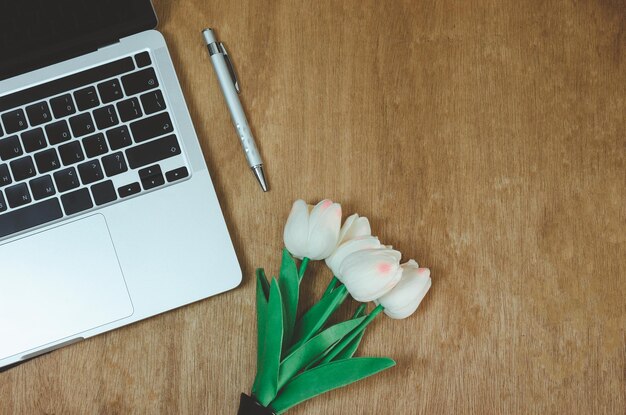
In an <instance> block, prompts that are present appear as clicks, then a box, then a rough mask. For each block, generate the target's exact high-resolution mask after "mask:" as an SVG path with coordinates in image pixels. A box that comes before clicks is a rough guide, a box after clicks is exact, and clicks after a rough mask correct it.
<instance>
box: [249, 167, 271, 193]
mask: <svg viewBox="0 0 626 415" xmlns="http://www.w3.org/2000/svg"><path fill="white" fill-rule="evenodd" d="M252 171H253V172H254V175H255V177H256V179H257V181H258V182H259V185H260V186H261V189H263V191H264V192H267V191H268V190H269V188H268V186H267V180H265V174H264V173H263V165H262V164H261V165H258V166H254V167H252Z"/></svg>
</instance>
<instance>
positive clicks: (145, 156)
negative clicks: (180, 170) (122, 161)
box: [126, 134, 181, 169]
mask: <svg viewBox="0 0 626 415" xmlns="http://www.w3.org/2000/svg"><path fill="white" fill-rule="evenodd" d="M180 153H181V151H180V145H179V144H178V140H177V139H176V136H175V135H174V134H172V135H168V136H167V137H163V138H159V139H158V140H154V141H150V142H149V143H146V144H142V145H140V146H137V147H131V148H129V149H128V150H126V157H127V158H128V164H129V165H130V167H131V168H132V169H136V168H139V167H143V166H147V165H148V164H154V163H156V162H158V161H161V160H164V159H167V158H170V157H173V156H176V155H178V154H180Z"/></svg>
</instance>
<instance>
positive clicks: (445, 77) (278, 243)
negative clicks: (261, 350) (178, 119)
mask: <svg viewBox="0 0 626 415" xmlns="http://www.w3.org/2000/svg"><path fill="white" fill-rule="evenodd" d="M154 4H155V7H156V10H157V13H158V15H159V18H160V27H159V29H160V30H161V31H162V33H163V34H164V35H165V38H166V40H167V42H168V44H169V47H170V49H171V54H172V57H173V60H174V63H175V66H176V69H177V71H178V75H179V78H180V82H181V85H182V87H183V90H184V93H185V96H186V99H187V102H188V105H189V108H190V111H191V115H192V118H193V121H194V123H195V126H196V128H197V131H198V134H199V137H200V139H201V144H202V149H203V151H204V155H205V158H206V161H207V164H208V166H209V170H210V171H211V174H212V176H213V181H214V184H215V188H216V191H217V194H218V196H219V198H220V201H221V206H222V208H223V210H224V213H225V217H226V221H227V223H228V225H229V228H230V231H231V234H232V238H233V241H234V244H235V247H236V250H237V253H238V255H239V258H240V260H241V265H242V268H243V272H244V281H243V284H242V285H241V287H239V288H237V289H236V290H234V291H231V292H228V293H226V294H223V295H220V296H217V297H214V298H210V299H208V300H205V301H201V302H199V303H196V304H192V305H190V306H187V307H183V308H181V309H179V310H175V311H173V312H169V313H166V314H164V315H161V316H158V317H154V318H151V319H149V320H147V321H143V322H140V323H138V324H135V325H132V326H130V327H126V328H123V329H121V330H117V331H114V332H111V333H108V334H105V335H101V336H98V337H96V338H93V339H89V340H87V341H84V342H82V343H80V344H76V345H73V346H70V347H67V348H65V349H62V350H59V351H56V352H54V353H52V354H50V355H46V356H44V357H41V358H38V359H35V360H34V361H31V362H29V363H26V364H24V365H22V366H20V367H17V368H15V369H12V370H10V371H8V372H6V373H3V374H0V413H2V414H37V413H41V414H43V413H45V414H101V413H102V414H104V413H106V414H130V413H164V414H234V413H236V410H237V406H238V398H239V393H240V392H249V389H250V386H251V382H252V379H253V376H254V372H255V356H256V351H255V341H256V340H255V325H256V323H255V306H254V299H255V295H254V292H255V287H254V280H253V273H254V269H255V268H256V267H259V266H264V267H265V268H266V269H267V270H268V271H270V272H272V271H276V270H277V268H278V266H279V260H280V250H281V248H282V231H283V226H284V222H285V219H286V217H287V214H288V212H289V209H290V207H291V203H292V202H293V201H294V200H295V199H297V198H303V199H305V200H307V201H308V202H309V203H313V202H315V201H317V200H320V199H322V198H331V199H333V200H336V201H339V202H341V203H342V206H343V210H344V216H345V215H348V214H350V213H352V212H358V213H359V214H361V215H364V216H367V217H368V218H370V221H371V224H372V228H373V231H374V234H376V235H378V236H379V237H380V239H381V240H382V241H384V242H385V243H387V244H392V245H393V246H394V247H396V248H397V249H399V250H400V251H401V252H402V253H403V256H404V258H406V259H408V258H416V259H417V260H418V262H419V263H420V264H422V265H423V266H427V267H430V268H431V270H432V278H433V287H432V289H431V291H430V293H429V294H428V296H427V298H426V299H425V300H424V302H423V303H422V305H421V306H420V308H419V310H418V312H417V313H416V314H415V315H413V316H412V317H410V318H409V319H407V320H401V321H394V320H390V319H388V318H380V317H379V318H378V319H377V320H376V321H375V323H374V324H373V325H372V326H371V328H370V329H369V330H368V333H367V335H366V336H365V338H364V341H363V343H362V347H361V349H360V354H361V355H369V356H390V357H393V358H394V359H395V360H396V361H397V366H396V367H395V368H393V369H391V370H389V371H386V372H383V373H382V374H379V375H377V376H375V377H372V378H369V379H366V380H365V381H362V382H360V383H358V384H355V385H352V386H349V387H347V388H344V389H342V390H338V391H333V392H330V393H328V394H326V395H324V396H322V397H318V398H316V399H314V400H311V401H309V402H308V403H305V404H304V405H301V406H300V407H299V408H296V409H295V410H293V411H292V413H293V414H306V413H319V414H346V413H367V414H414V413H415V414H418V413H423V414H431V413H432V414H453V413H454V414H527V413H541V414H544V413H553V414H557V413H558V414H561V413H571V414H574V413H575V414H592V413H594V414H595V413H597V414H600V413H602V414H604V413H606V414H609V413H610V414H617V413H623V412H622V411H623V410H624V407H626V334H625V331H626V330H625V325H626V305H625V298H626V280H625V278H626V255H625V254H626V232H625V230H626V195H625V189H626V159H625V158H626V133H625V131H626V121H625V119H626V116H625V114H626V102H625V98H626V60H625V57H626V23H625V22H626V6H625V5H624V3H623V2H621V1H619V0H617V1H611V0H604V1H593V2H592V1H588V2H572V1H562V2H544V1H539V0H533V1H521V2H520V1H512V0H510V1H509V0H507V1H480V2H478V1H472V2H458V1H453V0H448V1H437V2H414V1H394V2H381V1H373V0H365V1H364V0H359V1H340V2H338V1H329V0H319V1H315V2H309V1H270V2H261V1H233V0H228V1H227V0H219V1H205V0H193V1H191V0H188V1H167V0H155V1H154ZM207 25H211V26H212V27H215V28H217V29H218V33H219V36H220V37H221V38H222V40H224V41H225V43H226V44H227V46H228V47H229V49H230V51H231V52H232V57H233V60H234V64H235V66H236V69H237V71H238V73H239V77H240V79H241V86H242V95H241V97H242V101H243V104H244V106H245V108H246V110H247V112H248V114H249V119H250V122H251V125H252V129H253V131H254V132H255V134H256V136H257V140H258V143H259V147H260V149H261V153H262V154H263V157H264V158H265V161H266V174H267V177H268V179H269V182H270V185H271V191H270V192H269V193H267V194H263V193H262V192H261V191H260V190H259V188H258V185H257V183H256V181H255V180H254V178H253V175H252V174H251V173H250V171H249V169H248V168H247V166H246V165H245V161H244V157H243V154H242V151H241V148H240V146H239V143H238V141H237V139H236V137H235V135H234V132H233V128H232V125H231V123H230V119H229V115H228V112H227V110H226V107H225V105H224V102H223V98H222V96H221V94H220V92H219V90H218V87H217V81H216V79H215V75H214V72H213V70H212V69H211V68H210V66H209V61H208V58H207V54H206V50H205V49H204V47H203V45H202V42H201V37H200V29H202V28H203V27H205V26H207ZM311 270H312V271H311V274H310V278H307V280H305V281H304V288H303V290H304V294H303V295H304V297H305V300H304V302H305V303H306V304H309V305H310V304H311V303H312V302H313V300H314V299H315V298H316V296H318V295H319V294H320V293H321V291H322V289H323V287H324V286H325V284H326V283H327V281H328V278H329V274H328V271H326V269H325V266H324V265H323V264H313V265H312V266H311ZM207 273H209V271H208V270H207ZM207 275H208V274H207ZM355 306H356V304H355V303H354V302H348V303H347V305H346V306H345V307H344V308H342V309H341V311H340V315H346V314H347V313H349V312H350V311H351V310H352V309H354V307H355Z"/></svg>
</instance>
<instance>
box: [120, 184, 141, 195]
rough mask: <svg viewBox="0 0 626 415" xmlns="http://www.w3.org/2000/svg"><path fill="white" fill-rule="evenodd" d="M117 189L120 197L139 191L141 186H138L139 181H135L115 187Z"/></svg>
mask: <svg viewBox="0 0 626 415" xmlns="http://www.w3.org/2000/svg"><path fill="white" fill-rule="evenodd" d="M117 191H118V193H119V194H120V197H128V196H132V195H134V194H137V193H139V192H140V191H141V186H139V183H137V182H135V183H131V184H128V185H126V186H122V187H120V188H119V189H117Z"/></svg>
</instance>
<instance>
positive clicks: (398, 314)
mask: <svg viewBox="0 0 626 415" xmlns="http://www.w3.org/2000/svg"><path fill="white" fill-rule="evenodd" d="M371 233H372V232H371V228H370V224H369V221H368V219H367V218H365V217H359V215H357V214H354V215H352V216H350V217H348V218H347V219H346V221H345V223H344V224H343V226H341V206H340V205H339V204H337V203H333V202H332V201H330V200H323V201H321V202H319V203H318V204H317V205H316V206H311V205H307V204H306V203H305V202H304V201H303V200H297V201H296V202H295V203H294V204H293V207H292V209H291V213H290V214H289V218H288V219H287V224H286V226H285V231H284V242H285V249H284V250H283V256H282V263H281V267H280V273H279V277H278V278H272V279H271V282H270V281H268V279H267V277H266V276H265V272H264V270H263V269H262V268H259V269H257V271H256V280H257V290H256V301H257V331H258V336H257V339H258V343H257V374H256V377H255V380H254V385H253V386H252V394H251V396H248V395H246V394H242V395H241V402H240V407H239V414H240V415H244V414H245V415H254V414H259V415H261V414H263V415H270V414H282V413H284V412H286V411H287V410H288V409H289V408H291V407H293V406H295V405H297V404H299V403H301V402H303V401H305V400H307V399H310V398H312V397H314V396H317V395H320V394H322V393H324V392H327V391H330V390H332V389H335V388H339V387H342V386H346V385H348V384H350V383H353V382H356V381H358V380H361V379H363V378H366V377H368V376H371V375H374V374H376V373H378V372H380V371H383V370H385V369H387V368H390V367H392V366H394V365H395V362H394V361H393V360H392V359H389V358H386V357H353V356H354V354H355V352H356V350H357V348H358V347H359V344H360V342H361V339H362V337H363V334H364V332H365V328H366V327H367V325H368V324H369V323H371V321H372V320H373V319H374V318H375V317H376V316H377V315H378V314H380V312H384V313H385V314H386V315H387V316H389V317H391V318H393V319H402V318H406V317H408V316H410V315H411V314H413V313H414V312H415V310H416V309H417V307H418V306H419V304H420V302H421V301H422V299H423V298H424V296H425V295H426V293H427V292H428V290H429V288H430V286H431V279H430V271H429V270H428V268H420V267H419V265H418V264H417V262H416V261H414V260H409V261H408V262H406V263H404V264H400V256H401V254H400V252H398V251H395V250H393V249H392V247H390V246H385V245H383V244H381V243H380V241H379V240H378V238H377V237H375V236H372V234H371ZM294 258H296V259H298V260H299V265H297V264H296V260H295V259H294ZM315 260H325V261H326V264H327V265H328V267H329V268H330V270H331V271H332V272H333V278H332V279H331V281H330V283H329V284H328V287H327V288H326V291H325V292H324V294H323V295H322V296H321V298H320V300H319V301H318V302H317V303H316V304H314V305H313V306H312V307H311V308H310V309H309V310H307V311H306V312H305V313H304V314H302V316H301V317H300V318H297V312H298V300H299V295H300V284H301V282H302V280H303V279H304V276H305V271H306V269H307V265H308V264H309V262H310V261H315ZM348 296H352V298H354V299H355V300H356V301H358V302H361V303H362V304H360V305H359V306H358V307H357V308H356V310H355V311H354V314H353V315H352V318H350V319H349V320H347V321H343V322H340V323H336V324H333V325H329V324H328V320H329V318H330V317H331V316H332V315H333V313H334V312H335V311H336V310H337V309H338V308H339V306H341V304H342V303H343V302H344V301H345V300H346V299H347V298H348ZM371 301H373V302H374V303H375V305H376V306H375V308H373V309H372V311H370V312H369V313H367V311H366V309H367V303H368V302H371Z"/></svg>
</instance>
